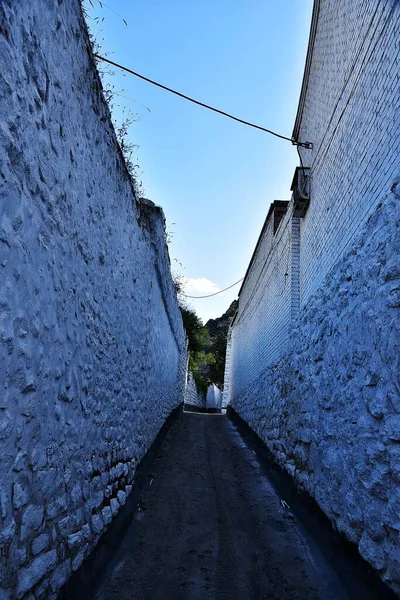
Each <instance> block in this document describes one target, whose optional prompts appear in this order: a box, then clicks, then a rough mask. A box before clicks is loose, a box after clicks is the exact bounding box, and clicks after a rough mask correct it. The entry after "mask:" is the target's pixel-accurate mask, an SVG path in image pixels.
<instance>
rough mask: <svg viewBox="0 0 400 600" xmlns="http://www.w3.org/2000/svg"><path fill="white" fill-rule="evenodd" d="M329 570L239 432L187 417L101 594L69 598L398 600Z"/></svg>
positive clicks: (218, 418) (77, 588)
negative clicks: (384, 599) (388, 599)
mask: <svg viewBox="0 0 400 600" xmlns="http://www.w3.org/2000/svg"><path fill="white" fill-rule="evenodd" d="M328 544H329V540H328ZM325 550H326V549H325ZM107 551H108V548H107V549H106V550H105V552H107ZM329 553H332V549H330V550H328V554H329ZM325 554H326V552H325ZM328 562H332V561H331V560H329V561H327V560H326V557H324V555H323V552H321V550H320V548H319V546H318V544H317V543H316V541H315V540H314V539H313V537H311V536H310V535H309V534H308V533H307V531H306V530H305V528H304V527H303V525H302V524H301V522H300V521H299V520H298V518H297V517H296V516H295V515H294V514H293V513H292V512H291V508H290V507H289V506H288V505H287V503H285V501H284V500H282V499H281V498H280V497H279V495H278V493H277V492H276V490H275V489H274V487H273V486H272V484H271V483H270V481H269V479H268V476H267V475H266V473H265V470H264V469H263V466H262V464H261V463H260V461H259V459H258V456H257V454H256V453H255V451H254V449H252V448H251V446H250V447H249V445H248V444H247V443H246V441H245V439H244V438H243V437H242V436H241V435H240V434H239V432H238V430H237V428H236V427H235V425H234V424H233V422H232V421H231V420H230V419H229V418H228V417H226V416H225V415H221V414H204V413H203V414H201V413H188V412H183V413H181V414H180V416H179V418H178V419H177V420H175V422H173V424H172V426H171V428H170V429H169V431H168V433H167V435H166V437H165V439H164V441H163V442H162V444H161V446H160V447H159V449H158V451H157V455H156V457H155V460H154V463H153V464H152V465H151V466H149V469H148V472H147V473H146V479H145V482H144V485H143V488H142V490H141V493H140V497H139V498H138V503H137V508H136V511H135V512H134V516H133V520H132V522H131V525H130V527H129V529H128V531H127V534H126V535H125V536H124V539H123V540H122V542H121V543H120V544H119V548H118V550H117V552H116V555H115V557H114V560H113V561H111V566H109V565H107V566H106V568H105V569H104V572H105V573H102V574H101V575H100V579H99V581H98V582H96V585H97V589H95V590H94V591H93V589H92V584H89V585H88V586H87V588H86V589H84V588H83V587H82V581H80V582H79V583H78V584H76V583H75V584H73V585H72V586H71V585H70V586H69V589H68V593H67V594H66V595H63V596H62V598H63V599H65V598H68V599H69V600H72V598H74V600H76V599H77V598H85V599H87V598H90V597H92V598H96V600H117V599H118V600H128V599H129V600H134V599H137V600H139V599H140V600H165V599H166V598H174V600H175V599H176V600H178V599H187V600H189V599H190V600H200V599H201V600H208V599H218V600H220V599H221V600H222V599H229V600H234V599H248V600H262V599H265V600H267V599H268V600H274V599H275V600H285V599H289V598H290V599H302V600H328V599H329V600H342V599H345V598H362V599H363V600H369V599H372V598H380V599H381V598H382V599H383V598H386V597H387V598H390V597H392V595H391V593H390V592H388V595H387V596H386V592H385V590H383V591H382V590H381V589H379V591H377V590H372V588H371V584H370V582H366V581H362V580H360V581H358V580H357V578H358V579H360V577H359V574H358V573H351V569H352V565H351V563H350V564H347V565H346V569H347V573H348V574H350V580H351V585H350V588H351V589H350V590H349V585H348V583H349V582H348V581H347V582H346V581H344V582H343V581H342V577H341V574H339V575H338V574H337V573H336V572H335V571H334V569H333V568H332V567H331V566H330V565H329V564H328ZM333 562H334V561H333ZM345 579H346V577H345ZM78 581H79V579H78ZM378 586H379V584H378Z"/></svg>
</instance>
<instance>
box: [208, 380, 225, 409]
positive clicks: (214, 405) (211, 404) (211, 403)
mask: <svg viewBox="0 0 400 600" xmlns="http://www.w3.org/2000/svg"><path fill="white" fill-rule="evenodd" d="M206 408H210V409H216V410H220V409H221V408H222V394H221V390H220V389H219V388H218V387H217V386H216V385H215V384H214V383H212V384H211V385H209V386H208V389H207V395H206Z"/></svg>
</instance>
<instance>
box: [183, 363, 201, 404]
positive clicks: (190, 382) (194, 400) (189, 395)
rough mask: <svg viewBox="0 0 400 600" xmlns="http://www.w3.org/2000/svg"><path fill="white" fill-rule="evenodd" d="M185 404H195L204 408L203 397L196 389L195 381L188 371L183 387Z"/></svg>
mask: <svg viewBox="0 0 400 600" xmlns="http://www.w3.org/2000/svg"><path fill="white" fill-rule="evenodd" d="M184 402H185V405H186V406H188V407H190V406H196V407H197V408H205V407H206V403H205V398H204V397H203V396H202V395H201V394H200V393H199V392H198V391H197V387H196V382H195V380H194V378H193V375H192V373H191V372H190V371H188V374H187V381H186V388H185V400H184Z"/></svg>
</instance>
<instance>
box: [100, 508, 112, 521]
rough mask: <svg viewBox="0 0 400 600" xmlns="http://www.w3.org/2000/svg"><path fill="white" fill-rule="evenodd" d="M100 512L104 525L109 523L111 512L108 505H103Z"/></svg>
mask: <svg viewBox="0 0 400 600" xmlns="http://www.w3.org/2000/svg"><path fill="white" fill-rule="evenodd" d="M101 514H102V515H103V522H104V524H105V525H108V524H109V523H111V521H112V512H111V507H110V506H105V507H104V508H103V510H102V511H101Z"/></svg>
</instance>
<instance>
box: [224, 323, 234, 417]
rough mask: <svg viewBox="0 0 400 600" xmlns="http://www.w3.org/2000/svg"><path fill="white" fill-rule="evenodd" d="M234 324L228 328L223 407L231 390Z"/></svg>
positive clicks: (225, 406)
mask: <svg viewBox="0 0 400 600" xmlns="http://www.w3.org/2000/svg"><path fill="white" fill-rule="evenodd" d="M231 366H232V326H230V327H229V329H228V335H227V340H226V358H225V372H224V389H223V391H222V408H227V406H228V404H229V398H230V390H231V372H232V368H231Z"/></svg>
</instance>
